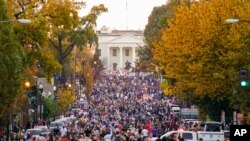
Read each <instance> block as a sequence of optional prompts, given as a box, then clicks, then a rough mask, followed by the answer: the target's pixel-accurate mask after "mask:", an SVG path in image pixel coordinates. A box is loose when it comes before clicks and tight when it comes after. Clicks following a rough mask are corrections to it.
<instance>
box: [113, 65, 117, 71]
mask: <svg viewBox="0 0 250 141" xmlns="http://www.w3.org/2000/svg"><path fill="white" fill-rule="evenodd" d="M116 70H117V63H113V71H116Z"/></svg>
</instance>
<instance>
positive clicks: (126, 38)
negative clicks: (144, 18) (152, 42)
mask: <svg viewBox="0 0 250 141" xmlns="http://www.w3.org/2000/svg"><path fill="white" fill-rule="evenodd" d="M131 43H132V44H144V42H143V38H138V37H136V36H134V35H132V34H129V33H127V34H124V35H121V36H118V37H116V38H114V39H112V40H110V41H108V44H131Z"/></svg>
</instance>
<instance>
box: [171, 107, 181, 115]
mask: <svg viewBox="0 0 250 141" xmlns="http://www.w3.org/2000/svg"><path fill="white" fill-rule="evenodd" d="M171 113H173V114H174V115H177V114H180V113H181V108H180V107H178V106H174V107H172V108H171Z"/></svg>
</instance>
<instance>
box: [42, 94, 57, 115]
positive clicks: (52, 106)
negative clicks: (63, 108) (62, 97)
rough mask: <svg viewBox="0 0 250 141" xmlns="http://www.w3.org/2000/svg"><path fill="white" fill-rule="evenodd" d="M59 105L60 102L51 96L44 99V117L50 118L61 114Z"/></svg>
mask: <svg viewBox="0 0 250 141" xmlns="http://www.w3.org/2000/svg"><path fill="white" fill-rule="evenodd" d="M58 109H59V105H58V103H57V102H56V101H55V100H54V99H53V98H51V97H49V98H45V99H44V118H45V119H50V118H54V117H56V116H57V115H58V114H59V111H58Z"/></svg>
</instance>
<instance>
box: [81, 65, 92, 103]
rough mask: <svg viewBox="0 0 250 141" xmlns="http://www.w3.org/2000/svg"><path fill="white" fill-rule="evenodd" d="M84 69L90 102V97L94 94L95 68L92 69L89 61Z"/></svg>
mask: <svg viewBox="0 0 250 141" xmlns="http://www.w3.org/2000/svg"><path fill="white" fill-rule="evenodd" d="M84 67H85V68H84V69H83V75H84V78H85V81H86V83H85V87H86V97H87V100H88V101H89V102H90V99H91V98H90V97H91V94H92V89H93V85H94V73H93V68H92V67H91V64H90V61H87V62H86V64H85V66H84Z"/></svg>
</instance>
